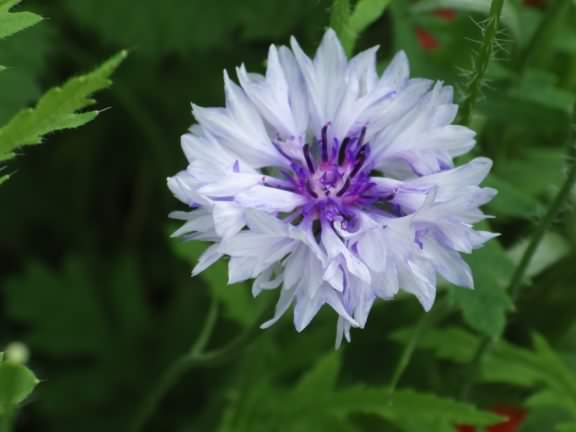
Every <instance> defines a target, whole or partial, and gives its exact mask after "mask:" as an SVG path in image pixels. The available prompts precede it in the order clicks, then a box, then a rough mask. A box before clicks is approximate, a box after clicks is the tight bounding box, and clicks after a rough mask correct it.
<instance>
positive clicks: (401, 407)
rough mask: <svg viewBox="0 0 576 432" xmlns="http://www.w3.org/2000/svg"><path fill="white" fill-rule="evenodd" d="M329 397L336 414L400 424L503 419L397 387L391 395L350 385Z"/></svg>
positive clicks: (478, 422)
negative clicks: (407, 421) (371, 416)
mask: <svg viewBox="0 0 576 432" xmlns="http://www.w3.org/2000/svg"><path fill="white" fill-rule="evenodd" d="M328 400H329V402H328V403H329V404H330V405H329V406H330V410H331V411H332V412H334V413H335V414H337V415H346V414H349V413H366V414H375V415H378V416H381V417H383V418H385V419H387V420H389V421H391V422H393V423H396V424H399V425H402V423H403V421H404V419H406V418H407V417H410V418H411V420H412V421H417V422H422V423H429V422H431V421H436V420H437V419H439V418H441V419H443V420H445V421H447V422H450V423H452V424H470V425H475V426H489V425H492V424H495V423H497V422H498V421H501V420H502V418H501V417H500V416H498V415H495V414H492V413H488V412H484V411H481V410H479V409H478V408H476V407H474V406H473V405H470V404H467V403H464V402H458V401H455V400H452V399H448V398H444V397H440V396H437V395H434V394H427V393H419V392H417V391H414V390H398V391H395V392H394V393H392V394H391V393H390V392H389V391H388V390H381V389H373V388H365V387H353V388H349V389H343V390H340V391H338V392H336V393H334V394H333V395H331V397H330V398H329V399H328Z"/></svg>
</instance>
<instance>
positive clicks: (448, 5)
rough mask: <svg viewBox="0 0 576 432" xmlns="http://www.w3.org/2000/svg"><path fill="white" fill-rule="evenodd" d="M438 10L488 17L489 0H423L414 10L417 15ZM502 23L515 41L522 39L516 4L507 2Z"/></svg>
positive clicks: (503, 10) (416, 4) (415, 4)
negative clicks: (464, 12) (453, 10)
mask: <svg viewBox="0 0 576 432" xmlns="http://www.w3.org/2000/svg"><path fill="white" fill-rule="evenodd" d="M438 9H456V10H459V11H466V12H476V13H481V14H483V15H488V12H489V11H490V1H489V0H421V1H419V2H416V3H414V6H412V10H413V11H414V12H416V13H430V12H432V11H435V10H438ZM502 22H503V23H504V25H505V26H506V27H508V28H509V29H510V32H511V33H512V35H514V38H515V39H518V38H520V36H521V31H522V28H521V26H520V18H519V16H518V8H517V6H516V5H515V4H514V2H505V3H504V8H503V9H502Z"/></svg>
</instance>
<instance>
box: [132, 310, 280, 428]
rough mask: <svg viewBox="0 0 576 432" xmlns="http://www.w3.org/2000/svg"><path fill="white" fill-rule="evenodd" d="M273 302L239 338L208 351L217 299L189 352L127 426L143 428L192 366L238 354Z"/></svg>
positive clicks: (216, 362)
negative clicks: (206, 348)
mask: <svg viewBox="0 0 576 432" xmlns="http://www.w3.org/2000/svg"><path fill="white" fill-rule="evenodd" d="M271 306H272V303H270V304H269V305H267V306H266V307H264V308H263V310H262V313H261V314H260V315H259V316H258V317H257V319H255V320H254V322H253V324H252V325H251V326H250V327H248V328H247V329H246V330H244V331H243V332H242V333H241V334H240V335H239V336H238V337H237V338H236V339H234V340H232V341H231V342H229V343H228V344H227V345H225V346H223V347H222V348H219V349H215V350H212V351H206V352H205V351H204V349H205V347H206V345H207V344H208V342H209V340H210V337H211V335H212V332H213V330H214V326H215V324H216V320H217V317H218V307H217V302H216V301H214V302H213V303H212V306H211V308H210V311H209V312H208V315H207V317H206V320H205V321H204V326H203V328H202V330H201V332H200V335H199V336H198V339H197V340H196V342H195V343H194V345H193V346H192V348H190V350H189V351H188V352H187V353H185V354H184V355H182V356H181V357H179V358H177V359H176V361H174V363H172V364H171V365H170V366H169V367H168V369H166V371H165V372H164V373H163V374H162V375H161V376H160V379H159V380H158V382H157V384H156V385H155V386H154V387H153V388H152V390H151V391H150V392H149V393H148V394H147V395H146V397H145V399H144V401H143V402H142V404H141V405H140V406H139V407H138V409H137V411H136V415H135V416H134V418H133V421H132V423H131V425H130V427H129V429H128V430H129V431H131V432H139V431H142V430H143V428H144V426H145V425H146V423H147V422H148V420H150V418H151V417H152V416H153V415H154V413H155V412H156V411H157V408H158V406H159V405H160V403H161V402H162V399H164V397H165V396H166V394H167V393H168V392H169V390H170V389H171V388H172V387H174V385H175V384H176V383H177V382H178V380H179V379H180V378H181V377H182V376H183V375H184V374H185V373H187V372H188V371H189V370H191V369H193V368H196V367H216V366H219V365H221V364H223V363H226V362H227V361H228V360H230V359H233V358H235V354H237V353H238V352H239V351H241V350H242V349H243V348H244V347H245V346H246V345H247V344H248V343H249V342H250V341H251V340H253V338H254V336H255V335H256V334H257V333H258V332H259V330H260V322H261V321H262V318H263V317H264V316H267V315H268V314H269V312H270V309H271Z"/></svg>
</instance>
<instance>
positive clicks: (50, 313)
mask: <svg viewBox="0 0 576 432" xmlns="http://www.w3.org/2000/svg"><path fill="white" fill-rule="evenodd" d="M4 288H5V295H6V313H7V315H8V316H9V317H10V318H11V319H13V320H15V321H17V322H20V323H24V324H26V326H27V328H28V329H29V330H28V332H27V338H26V342H27V343H28V344H29V345H31V346H32V347H33V348H34V349H35V350H38V351H42V352H45V353H49V354H55V355H58V354H64V353H71V352H72V353H76V354H95V353H98V352H100V351H101V350H102V349H103V347H105V346H106V343H107V341H108V339H109V335H108V334H107V333H106V325H107V320H108V317H107V316H106V315H105V314H104V313H103V311H102V310H101V307H100V304H99V299H98V297H97V296H96V290H95V289H94V287H93V285H92V277H91V275H90V274H89V272H88V270H87V268H86V267H85V265H84V264H83V263H82V262H81V261H79V260H77V259H69V260H68V261H67V262H66V265H65V267H64V269H63V270H62V272H60V273H58V272H54V271H52V270H50V269H48V268H46V267H45V266H44V265H41V264H37V263H32V264H30V265H29V266H28V267H27V269H26V271H25V273H24V274H22V275H21V276H16V277H14V278H12V279H9V280H8V281H7V282H6V284H5V286H4Z"/></svg>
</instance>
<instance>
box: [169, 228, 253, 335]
mask: <svg viewBox="0 0 576 432" xmlns="http://www.w3.org/2000/svg"><path fill="white" fill-rule="evenodd" d="M171 243H172V248H173V251H174V253H175V254H176V255H177V256H179V257H180V258H182V259H184V260H185V261H186V262H188V263H189V264H190V265H191V266H194V265H195V264H196V262H197V261H198V259H199V258H200V255H202V253H203V252H204V251H205V250H206V245H205V244H204V243H202V242H200V241H183V240H182V239H173V240H172V242H171ZM199 277H200V278H202V279H203V280H204V281H205V282H206V283H207V284H208V286H209V288H210V290H211V291H212V293H213V295H214V296H216V298H217V299H218V300H219V301H220V302H222V304H223V305H224V308H225V315H226V316H227V318H229V319H231V320H233V321H236V322H237V323H239V324H241V325H243V326H249V325H251V324H252V323H253V321H254V317H255V316H256V315H257V312H258V310H257V304H256V302H255V301H254V299H253V298H252V297H251V295H250V290H249V289H248V287H247V286H246V285H245V284H235V285H228V269H227V267H226V263H225V262H224V261H223V260H220V261H218V262H217V263H215V264H213V265H212V266H210V267H209V268H208V269H206V270H204V272H202V273H201V275H200V276H199Z"/></svg>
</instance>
